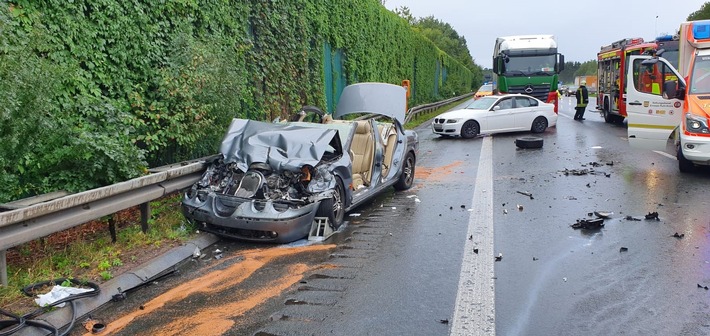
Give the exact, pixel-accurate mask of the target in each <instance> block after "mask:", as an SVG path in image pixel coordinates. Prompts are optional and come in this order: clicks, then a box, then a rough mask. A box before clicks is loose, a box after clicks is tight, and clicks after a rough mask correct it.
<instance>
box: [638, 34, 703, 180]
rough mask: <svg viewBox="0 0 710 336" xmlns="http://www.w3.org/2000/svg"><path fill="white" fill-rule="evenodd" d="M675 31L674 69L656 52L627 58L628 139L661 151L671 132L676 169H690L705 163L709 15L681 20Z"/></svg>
mask: <svg viewBox="0 0 710 336" xmlns="http://www.w3.org/2000/svg"><path fill="white" fill-rule="evenodd" d="M680 35H681V36H680V41H679V42H680V50H679V60H678V64H679V69H676V68H675V67H674V66H673V65H672V63H671V62H670V61H669V60H667V59H665V58H663V55H662V54H661V55H656V56H633V57H631V60H630V62H631V66H630V67H629V69H628V78H631V79H633V80H629V81H628V82H627V85H626V88H627V104H628V106H627V113H628V138H629V144H630V145H631V146H632V147H638V148H647V149H654V150H662V149H665V148H666V145H667V142H668V139H669V137H671V135H675V136H673V139H674V141H673V142H674V144H675V150H676V157H677V159H678V168H679V170H680V171H681V172H690V171H693V170H694V169H695V166H696V165H710V128H709V123H708V118H709V117H710V20H704V21H692V22H685V23H683V24H682V25H681V29H680ZM659 56H660V57H659Z"/></svg>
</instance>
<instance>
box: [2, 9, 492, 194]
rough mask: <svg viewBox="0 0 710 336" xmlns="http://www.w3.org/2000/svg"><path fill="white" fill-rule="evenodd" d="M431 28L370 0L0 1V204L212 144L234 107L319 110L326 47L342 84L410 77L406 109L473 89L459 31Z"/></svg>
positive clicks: (91, 182) (473, 70)
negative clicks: (433, 36) (436, 34)
mask: <svg viewBox="0 0 710 336" xmlns="http://www.w3.org/2000/svg"><path fill="white" fill-rule="evenodd" d="M437 27H439V28H442V27H443V28H445V29H444V33H445V34H444V37H446V38H447V39H450V41H451V42H452V43H451V45H450V46H449V45H448V44H447V45H446V47H441V46H440V47H437V45H436V44H435V43H433V42H432V41H431V40H430V39H429V38H427V37H425V36H423V35H422V34H420V33H418V32H417V31H416V30H414V29H413V28H412V27H411V25H410V24H408V22H407V21H405V20H403V19H402V18H400V17H398V16H397V15H396V14H395V13H392V12H390V11H388V10H386V9H385V8H384V7H383V6H382V5H381V2H379V1H377V0H343V1H341V2H340V3H339V4H338V6H333V4H332V2H331V1H328V0H305V1H303V0H285V1H275V0H269V1H254V0H252V1H235V0H210V1H196V0H165V1H151V0H131V1H124V0H74V1H66V0H46V1H29V0H16V1H11V2H2V3H0V93H2V94H0V131H1V133H0V137H1V138H0V169H1V171H0V183H2V184H3V186H4V188H2V190H0V202H4V201H9V200H13V199H17V198H21V197H26V196H31V195H35V194H41V193H46V192H51V191H55V190H60V189H63V190H67V191H70V192H77V191H82V190H86V189H90V188H95V187H99V186H102V185H107V184H111V183H116V182H119V181H123V180H126V179H129V178H133V177H136V176H139V175H140V174H142V173H143V172H144V171H145V168H146V167H147V166H156V165H162V164H168V163H174V162H177V161H180V160H184V159H190V158H195V157H200V156H205V155H209V154H214V153H215V152H216V151H217V150H218V147H217V146H218V145H219V141H220V139H221V137H222V136H223V134H224V130H225V129H226V128H227V127H228V125H229V122H230V121H231V119H232V118H235V117H240V118H249V119H256V120H271V119H273V118H275V117H286V116H287V115H289V114H291V113H292V112H294V111H296V110H297V109H299V108H300V107H301V106H303V105H315V106H321V107H325V99H326V92H325V90H326V88H325V82H324V73H325V72H324V64H323V62H324V57H323V46H324V45H325V44H328V45H330V46H332V49H333V50H334V51H337V52H339V53H342V55H343V56H344V69H343V70H342V71H343V73H342V75H343V78H345V80H346V81H347V83H356V82H365V81H377V82H387V83H394V84H399V83H401V81H402V80H403V79H409V80H411V81H412V88H413V95H412V98H411V100H410V102H409V105H410V106H414V105H417V104H421V103H427V102H431V101H434V100H438V99H441V98H448V97H451V96H453V95H457V94H460V93H462V92H466V91H470V90H471V89H472V88H474V87H477V86H478V85H479V84H480V80H481V78H482V75H481V69H480V67H478V66H476V65H475V64H474V63H473V62H472V60H471V58H470V55H468V53H467V51H466V50H465V49H466V42H465V39H463V37H460V36H458V34H456V32H455V31H453V29H450V28H451V27H450V26H448V25H447V24H441V23H440V22H439V25H438V26H437ZM447 27H448V28H447ZM447 41H448V40H447ZM449 47H451V48H452V49H450V50H449ZM464 51H466V52H464ZM467 55H468V56H467ZM437 67H438V68H439V69H440V70H441V71H439V72H438V73H437ZM437 74H438V76H437Z"/></svg>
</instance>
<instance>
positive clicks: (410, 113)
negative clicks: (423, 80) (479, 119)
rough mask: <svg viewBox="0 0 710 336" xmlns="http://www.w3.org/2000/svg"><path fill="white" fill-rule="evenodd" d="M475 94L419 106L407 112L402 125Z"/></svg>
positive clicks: (361, 118) (362, 118) (367, 115)
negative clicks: (418, 116) (420, 115)
mask: <svg viewBox="0 0 710 336" xmlns="http://www.w3.org/2000/svg"><path fill="white" fill-rule="evenodd" d="M473 94H474V93H473V92H469V93H467V94H464V95H460V96H457V97H452V98H449V99H446V100H442V101H439V102H435V103H429V104H424V105H419V106H415V107H412V108H410V109H409V110H407V116H406V117H404V122H403V123H402V124H406V123H408V122H410V121H411V120H412V118H416V116H417V115H419V114H424V113H428V112H430V111H432V110H436V109H438V108H440V107H442V106H445V105H448V104H451V103H453V102H455V101H459V100H462V99H466V98H469V97H471V96H473ZM375 116H377V114H366V115H363V116H359V117H357V118H355V120H365V119H370V118H373V117H375Z"/></svg>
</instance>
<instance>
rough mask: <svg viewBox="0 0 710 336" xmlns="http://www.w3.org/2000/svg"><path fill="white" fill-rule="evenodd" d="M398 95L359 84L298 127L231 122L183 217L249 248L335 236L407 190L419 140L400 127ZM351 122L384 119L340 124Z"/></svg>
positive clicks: (401, 98) (391, 88)
mask: <svg viewBox="0 0 710 336" xmlns="http://www.w3.org/2000/svg"><path fill="white" fill-rule="evenodd" d="M405 94H406V92H405V89H404V88H402V87H400V86H397V85H392V84H384V83H360V84H354V85H350V86H348V87H346V88H345V89H344V90H343V93H342V95H341V97H340V100H339V102H338V106H337V108H336V110H335V113H334V114H333V116H331V115H329V114H325V115H324V114H322V112H320V111H319V110H318V109H315V108H309V109H304V111H301V118H297V119H298V120H297V121H290V122H274V123H265V122H259V121H253V120H246V119H234V120H233V121H232V123H231V125H230V126H229V130H228V131H227V134H226V135H225V137H224V140H223V141H222V145H221V147H220V153H221V155H220V156H219V157H218V158H217V159H215V160H214V161H213V162H211V163H210V165H209V166H208V168H207V170H206V171H205V173H204V174H203V176H202V178H201V179H200V180H199V181H198V182H196V183H195V184H194V185H193V186H192V187H191V188H190V189H189V190H188V191H187V192H186V193H185V195H184V198H183V202H182V208H183V213H184V214H185V216H186V217H187V218H188V219H190V220H193V221H195V222H197V223H198V225H199V226H198V227H199V229H201V230H203V231H207V232H212V233H214V234H217V235H219V236H223V237H228V238H235V239H241V240H249V241H263V242H276V243H285V242H291V241H295V240H298V239H301V238H304V237H306V236H308V234H309V231H310V229H311V226H312V224H313V223H314V221H316V220H318V221H326V220H327V223H328V224H329V225H330V227H332V228H333V229H337V228H338V227H340V226H341V225H342V223H343V221H344V217H345V213H346V212H347V211H349V210H351V209H353V208H355V207H357V206H358V205H360V204H362V203H363V202H364V201H366V200H367V199H368V198H370V197H372V196H374V195H376V194H378V193H380V192H382V191H383V190H385V189H387V188H389V187H392V186H394V188H395V189H397V190H405V189H409V188H410V187H411V186H412V184H413V182H414V168H415V162H416V154H417V146H418V137H417V134H416V133H415V132H413V131H409V130H405V129H404V128H403V127H402V121H403V120H404V117H405V109H406V101H405V99H406V98H405ZM305 110H308V111H309V113H311V114H310V115H311V116H312V115H316V116H317V118H315V121H314V122H306V121H303V120H304V116H305V115H306V111H305ZM313 112H315V114H312V113H313ZM354 113H357V114H363V113H364V114H367V115H377V116H379V117H384V118H378V119H374V118H370V119H365V120H338V119H340V118H341V117H342V116H345V115H349V114H354Z"/></svg>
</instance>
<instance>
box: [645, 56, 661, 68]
mask: <svg viewBox="0 0 710 336" xmlns="http://www.w3.org/2000/svg"><path fill="white" fill-rule="evenodd" d="M656 63H658V58H655V57H654V58H649V59H647V60H643V61H642V62H641V65H647V66H653V65H654V64H656Z"/></svg>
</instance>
